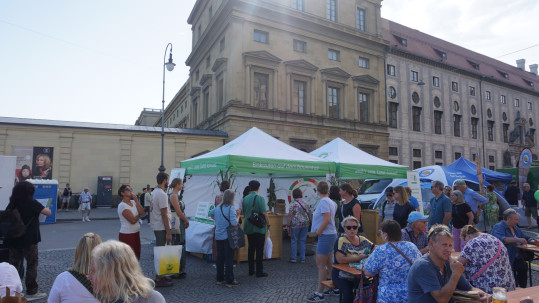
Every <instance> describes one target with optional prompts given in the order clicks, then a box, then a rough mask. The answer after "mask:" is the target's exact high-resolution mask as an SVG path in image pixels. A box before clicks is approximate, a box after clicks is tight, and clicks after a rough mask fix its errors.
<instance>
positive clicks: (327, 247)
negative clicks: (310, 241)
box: [316, 234, 337, 256]
mask: <svg viewBox="0 0 539 303" xmlns="http://www.w3.org/2000/svg"><path fill="white" fill-rule="evenodd" d="M335 241H337V234H332V235H321V236H318V245H316V254H317V255H326V256H328V255H329V254H330V253H331V252H332V251H333V246H334V245H335Z"/></svg>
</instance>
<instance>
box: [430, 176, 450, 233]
mask: <svg viewBox="0 0 539 303" xmlns="http://www.w3.org/2000/svg"><path fill="white" fill-rule="evenodd" d="M430 190H431V191H432V193H433V194H434V197H433V198H432V199H430V219H429V227H432V226H434V225H435V224H444V225H448V224H449V220H450V219H451V210H452V209H453V206H452V205H451V200H449V198H448V197H447V196H446V195H444V183H443V182H442V181H433V182H432V185H431V187H430Z"/></svg>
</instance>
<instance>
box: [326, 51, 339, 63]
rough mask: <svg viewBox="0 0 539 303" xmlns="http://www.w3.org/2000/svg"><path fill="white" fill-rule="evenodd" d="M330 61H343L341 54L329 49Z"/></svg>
mask: <svg viewBox="0 0 539 303" xmlns="http://www.w3.org/2000/svg"><path fill="white" fill-rule="evenodd" d="M328 59H329V60H333V61H341V52H340V51H338V50H334V49H331V48H330V49H328Z"/></svg>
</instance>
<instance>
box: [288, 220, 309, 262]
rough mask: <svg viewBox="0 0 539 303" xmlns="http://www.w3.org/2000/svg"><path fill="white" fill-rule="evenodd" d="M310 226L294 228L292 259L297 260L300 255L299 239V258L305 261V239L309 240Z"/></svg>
mask: <svg viewBox="0 0 539 303" xmlns="http://www.w3.org/2000/svg"><path fill="white" fill-rule="evenodd" d="M308 231H309V227H300V228H292V232H291V236H292V241H291V246H290V260H296V257H297V255H298V240H299V259H300V261H305V241H306V240H307V233H308Z"/></svg>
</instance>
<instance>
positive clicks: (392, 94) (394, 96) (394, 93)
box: [388, 86, 397, 99]
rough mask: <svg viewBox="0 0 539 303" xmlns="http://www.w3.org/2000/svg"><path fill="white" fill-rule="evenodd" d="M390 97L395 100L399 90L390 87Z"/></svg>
mask: <svg viewBox="0 0 539 303" xmlns="http://www.w3.org/2000/svg"><path fill="white" fill-rule="evenodd" d="M388 95H389V98H391V99H395V98H396V97H397V90H396V89H395V88H394V87H393V86H390V87H389V90H388Z"/></svg>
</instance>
